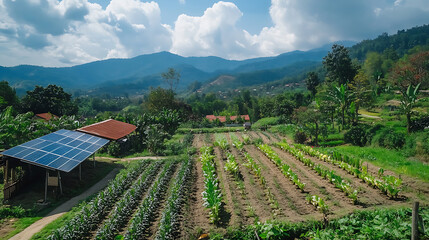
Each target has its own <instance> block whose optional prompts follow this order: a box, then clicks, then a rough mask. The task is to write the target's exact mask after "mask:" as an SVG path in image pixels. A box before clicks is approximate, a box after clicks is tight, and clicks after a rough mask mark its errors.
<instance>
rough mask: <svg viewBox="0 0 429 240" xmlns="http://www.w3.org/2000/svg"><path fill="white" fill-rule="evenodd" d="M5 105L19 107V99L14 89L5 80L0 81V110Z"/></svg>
mask: <svg viewBox="0 0 429 240" xmlns="http://www.w3.org/2000/svg"><path fill="white" fill-rule="evenodd" d="M7 106H12V107H14V108H15V109H16V108H18V107H19V100H18V97H17V96H16V91H15V89H13V88H11V87H10V86H9V83H8V82H6V81H1V82H0V111H3V110H4V109H5V108H6V107H7Z"/></svg>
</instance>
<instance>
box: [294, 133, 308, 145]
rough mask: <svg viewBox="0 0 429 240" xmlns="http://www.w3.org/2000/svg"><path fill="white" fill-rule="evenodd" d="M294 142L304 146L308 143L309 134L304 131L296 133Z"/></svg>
mask: <svg viewBox="0 0 429 240" xmlns="http://www.w3.org/2000/svg"><path fill="white" fill-rule="evenodd" d="M293 140H294V141H295V143H299V144H303V143H304V142H305V141H307V134H305V132H303V131H296V132H295V135H294V136H293Z"/></svg>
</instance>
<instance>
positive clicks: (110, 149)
mask: <svg viewBox="0 0 429 240" xmlns="http://www.w3.org/2000/svg"><path fill="white" fill-rule="evenodd" d="M107 153H108V154H110V155H112V156H114V157H119V156H121V145H119V143H118V142H117V141H112V142H111V143H110V144H109V145H108V146H107Z"/></svg>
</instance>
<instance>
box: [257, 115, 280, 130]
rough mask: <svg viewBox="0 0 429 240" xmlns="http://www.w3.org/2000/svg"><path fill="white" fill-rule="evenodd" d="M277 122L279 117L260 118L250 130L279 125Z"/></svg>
mask: <svg viewBox="0 0 429 240" xmlns="http://www.w3.org/2000/svg"><path fill="white" fill-rule="evenodd" d="M279 120H280V118H279V117H266V118H261V119H259V120H258V121H256V122H255V123H254V124H253V125H252V128H261V127H265V126H271V125H276V124H279Z"/></svg>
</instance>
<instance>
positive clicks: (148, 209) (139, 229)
mask: <svg viewBox="0 0 429 240" xmlns="http://www.w3.org/2000/svg"><path fill="white" fill-rule="evenodd" d="M176 165H177V162H176V161H168V162H167V163H166V164H165V165H164V168H163V171H162V172H161V173H160V175H159V177H158V179H157V180H156V181H155V182H154V183H153V184H152V186H151V187H150V189H149V190H148V193H147V194H146V196H145V198H144V199H143V201H142V203H141V204H140V207H139V208H138V209H137V212H136V213H135V215H134V218H133V219H132V220H131V223H130V225H129V226H128V229H127V232H126V233H125V236H124V239H126V240H129V239H144V238H146V236H145V234H147V232H148V230H149V227H150V225H151V224H152V222H153V221H154V220H155V217H156V215H155V213H156V210H157V209H158V207H159V205H160V203H161V201H162V198H163V196H164V195H165V192H166V191H167V190H168V187H169V185H170V184H169V183H170V180H171V178H172V176H173V174H174V171H175V169H176Z"/></svg>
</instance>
